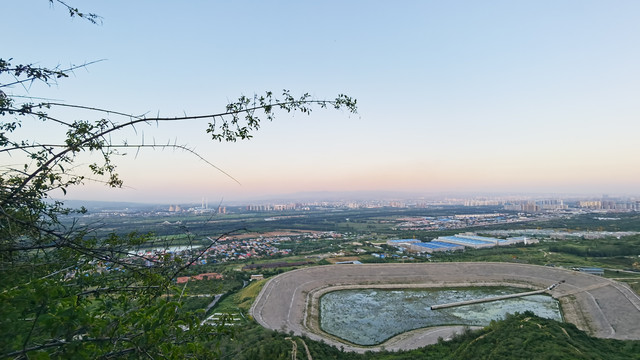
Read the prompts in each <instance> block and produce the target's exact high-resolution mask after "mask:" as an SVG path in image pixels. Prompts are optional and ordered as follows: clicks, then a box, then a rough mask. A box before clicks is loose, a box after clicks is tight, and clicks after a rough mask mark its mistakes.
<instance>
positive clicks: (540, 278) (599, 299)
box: [251, 263, 640, 352]
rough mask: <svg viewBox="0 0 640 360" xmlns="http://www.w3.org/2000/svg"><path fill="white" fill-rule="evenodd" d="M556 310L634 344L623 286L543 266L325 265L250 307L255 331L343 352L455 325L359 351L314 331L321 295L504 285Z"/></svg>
mask: <svg viewBox="0 0 640 360" xmlns="http://www.w3.org/2000/svg"><path fill="white" fill-rule="evenodd" d="M562 280H564V283H562V284H560V285H559V286H557V287H556V288H554V289H553V290H551V291H550V293H551V294H552V295H553V296H554V297H555V298H558V299H559V300H560V302H561V304H562V308H563V313H564V316H565V320H566V321H568V322H571V323H574V324H576V326H578V327H579V328H581V329H583V330H586V331H588V332H590V333H591V334H593V335H595V336H598V337H603V338H615V339H640V326H638V324H640V297H638V295H637V294H635V293H634V292H633V291H632V290H630V289H629V288H628V287H627V286H626V285H623V284H621V283H618V282H616V281H613V280H609V279H605V278H602V277H599V276H594V275H588V274H584V273H579V272H576V271H571V270H564V269H558V268H552V267H545V266H536V265H523V264H510V263H421V264H361V265H354V264H349V265H328V266H317V267H310V268H304V269H299V270H294V271H290V272H287V273H284V274H281V275H278V276H276V277H274V278H271V279H270V280H269V281H268V282H267V284H265V286H264V287H263V289H262V291H261V292H260V294H259V295H258V297H257V299H256V301H255V302H254V304H253V306H252V308H251V314H252V316H253V317H254V318H255V319H256V321H258V323H260V324H261V325H262V326H264V327H267V328H270V329H274V330H279V331H284V332H289V331H293V332H294V334H296V335H303V334H304V335H306V336H308V337H310V338H312V339H314V340H318V341H319V340H323V341H325V342H327V343H329V344H332V345H334V346H337V347H344V349H345V350H348V351H357V352H364V351H367V350H373V351H375V350H379V349H380V347H381V346H384V347H385V348H386V349H387V350H398V349H413V348H418V347H422V346H426V345H429V344H433V343H436V342H437V341H438V338H440V337H442V338H444V339H447V338H449V337H451V336H452V335H453V334H454V333H456V332H460V331H462V330H463V328H462V327H459V326H458V327H433V328H427V329H419V330H415V331H412V332H408V333H405V334H401V335H399V336H396V337H394V338H392V339H390V340H388V341H387V342H385V343H384V344H382V345H381V346H374V347H360V346H355V345H353V344H349V343H346V342H343V341H341V340H340V339H337V338H335V337H333V336H331V335H329V334H326V333H324V332H322V331H321V330H320V328H319V324H318V316H317V315H318V314H317V311H318V301H319V298H320V296H321V295H322V294H323V293H326V292H328V291H333V290H336V289H339V288H345V287H346V288H351V287H368V288H371V287H379V288H380V287H398V288H407V287H422V288H425V287H443V286H445V287H446V286H470V285H471V286H476V285H477V286H481V285H498V284H511V285H516V286H522V287H528V288H531V289H540V288H546V287H548V286H550V285H552V284H554V283H557V282H559V281H562Z"/></svg>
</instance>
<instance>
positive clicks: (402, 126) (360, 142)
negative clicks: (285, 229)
mask: <svg viewBox="0 0 640 360" xmlns="http://www.w3.org/2000/svg"><path fill="white" fill-rule="evenodd" d="M41 3H42V4H40V3H38V2H35V3H34V2H31V1H17V0H16V1H9V2H7V4H4V5H3V8H4V10H10V11H2V13H1V14H0V22H2V23H3V24H4V26H5V28H7V29H20V36H8V37H6V38H5V40H4V42H3V53H4V54H5V55H3V56H6V57H13V58H14V59H15V61H16V62H37V63H38V64H41V65H48V66H51V65H53V66H55V65H57V64H62V65H63V66H66V65H67V64H69V63H75V64H78V63H82V62H85V61H92V60H96V59H107V61H104V62H100V63H98V64H95V65H92V66H90V67H89V68H87V69H86V71H85V70H80V71H76V73H75V75H74V76H73V77H71V78H69V79H64V80H63V81H61V82H60V83H59V85H58V86H54V87H51V88H41V87H34V88H32V89H29V94H30V95H32V96H42V97H48V98H54V99H63V100H65V101H67V102H69V103H73V104H83V105H93V106H98V107H102V108H108V109H112V110H118V111H122V112H126V113H134V114H142V113H150V114H160V115H163V116H172V115H182V114H184V113H187V114H190V115H196V114H207V113H214V112H219V111H220V110H222V109H224V106H225V105H226V103H227V101H229V100H233V99H235V98H237V97H238V96H239V95H241V94H245V95H250V94H253V93H254V92H258V93H260V92H263V91H265V90H273V91H276V92H277V91H279V90H280V89H284V88H286V89H290V90H292V92H293V93H302V92H307V91H308V92H311V93H312V94H313V95H314V96H316V97H319V98H330V97H332V96H335V95H337V94H338V93H346V94H349V95H351V96H353V97H356V98H357V99H358V102H359V114H357V115H350V114H347V113H344V112H340V111H333V110H322V111H321V110H317V111H315V112H313V113H312V115H311V116H304V115H300V114H298V115H295V116H291V115H287V114H282V115H280V116H279V117H278V118H277V119H276V121H274V122H273V123H266V124H264V125H263V127H262V128H261V129H260V131H259V132H258V133H256V134H255V139H253V140H251V141H249V142H238V143H232V144H219V143H214V142H211V141H209V140H208V138H207V136H206V134H205V133H204V129H205V128H206V123H204V122H202V123H198V122H190V123H182V124H162V125H161V126H160V127H156V126H155V125H153V126H141V127H139V128H137V129H136V130H137V131H136V132H133V131H130V132H126V133H123V134H120V135H119V136H121V137H120V138H118V139H117V140H116V141H120V140H122V139H127V140H128V141H129V142H130V143H131V142H135V141H141V138H142V136H143V135H142V134H144V138H145V141H146V143H149V142H150V141H152V140H151V139H155V141H156V143H166V142H168V141H170V142H173V141H177V143H179V144H186V145H188V146H190V147H193V148H194V149H195V150H196V151H197V152H198V153H199V154H201V155H202V156H203V157H205V158H206V159H207V160H209V161H211V162H212V163H214V164H215V165H216V166H218V167H220V168H221V169H223V170H224V171H225V172H227V173H229V174H231V175H232V176H233V177H234V178H235V179H237V180H238V181H239V182H240V183H241V185H238V184H237V183H236V182H234V181H233V180H231V179H229V178H228V177H226V176H225V175H223V174H222V173H220V172H219V171H217V170H216V169H214V168H211V167H209V166H208V165H206V164H204V163H203V162H201V161H199V160H198V159H197V158H195V157H193V156H191V155H189V154H187V153H184V152H180V151H170V150H162V151H161V150H156V151H152V150H143V151H141V152H140V153H139V154H138V155H137V157H136V156H133V154H132V153H135V151H130V154H129V155H127V156H124V157H123V158H122V159H121V160H120V161H119V164H120V165H119V166H120V167H119V168H120V171H121V174H122V176H123V178H124V180H125V185H126V186H127V187H126V188H124V189H121V190H109V189H105V188H104V187H102V186H97V185H95V184H92V183H87V185H86V186H85V187H84V188H82V189H77V190H74V191H72V192H71V193H70V195H69V197H70V198H83V199H103V200H133V201H158V202H163V201H195V202H197V201H199V200H200V199H201V198H202V197H208V198H210V199H213V198H226V199H234V198H247V197H251V196H264V195H268V194H282V193H294V192H300V191H353V190H407V191H424V192H443V191H465V192H468V191H496V192H499V191H510V192H514V191H516V192H517V191H521V192H536V191H541V192H563V193H565V192H579V193H584V192H593V193H596V194H601V193H609V194H615V193H633V194H638V193H640V156H638V155H639V151H640V148H639V146H638V145H639V144H640V141H639V140H638V134H640V121H638V116H639V115H640V102H639V101H638V98H640V96H639V95H640V68H639V67H638V66H637V64H639V63H640V36H639V35H640V3H639V2H637V1H616V2H604V1H582V0H580V1H578V0H573V1H561V2H558V1H550V0H544V1H535V2H513V1H483V2H477V1H448V2H435V1H403V2H401V3H396V2H389V1H349V2H342V1H323V2H316V3H309V2H297V1H295V2H294V1H283V2H277V3H276V4H272V3H270V4H267V3H261V2H250V1H237V2H236V1H234V2H204V1H199V2H189V3H186V4H184V3H180V2H157V1H153V2H152V1H136V2H128V1H120V0H116V1H109V2H104V1H83V2H82V3H77V4H74V5H76V6H79V7H83V10H84V11H91V12H95V13H98V14H100V15H101V16H102V17H103V24H102V25H100V26H94V25H90V24H87V23H85V22H83V21H80V20H78V19H75V20H71V19H69V18H68V17H67V16H66V13H65V11H64V10H63V9H62V8H60V7H58V6H53V7H49V6H48V5H47V2H46V1H41ZM25 18H33V19H37V21H34V22H32V25H30V26H29V27H25V25H24V22H23V19H25ZM27 44H29V45H27ZM33 44H37V45H33ZM12 91H14V92H15V93H19V92H20V91H22V89H12ZM57 115H59V116H62V117H65V118H75V117H80V116H85V117H86V116H94V115H90V114H76V113H70V112H67V113H65V112H64V111H62V112H60V113H58V114H57ZM27 129H28V130H25V131H28V134H29V136H33V137H34V138H36V137H38V138H47V137H51V138H52V139H55V136H56V134H55V131H51V130H50V129H44V128H42V127H40V126H38V127H33V128H28V127H27ZM3 161H4V160H3ZM7 161H8V160H7ZM88 161H89V160H88V159H84V158H83V159H81V161H80V163H81V164H87V163H88Z"/></svg>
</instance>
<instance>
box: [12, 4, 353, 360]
mask: <svg viewBox="0 0 640 360" xmlns="http://www.w3.org/2000/svg"><path fill="white" fill-rule="evenodd" d="M49 1H50V2H51V3H57V4H58V5H60V6H62V7H63V8H65V9H67V10H68V11H69V14H70V15H71V16H72V17H79V18H82V19H86V20H88V21H90V22H93V23H96V22H98V21H100V18H99V16H97V15H95V14H90V13H84V12H81V11H80V10H78V9H76V8H74V7H72V6H70V5H67V4H66V3H64V2H63V1H60V0H55V1H54V0H49ZM5 55H6V54H5ZM89 65H90V64H83V65H81V66H72V67H69V68H64V69H63V68H60V67H55V66H54V67H43V66H39V65H34V64H32V63H16V62H14V61H13V60H12V58H11V57H4V58H0V156H1V157H2V162H1V164H2V165H1V169H0V277H1V278H2V281H0V358H88V359H89V358H90V359H96V358H104V359H112V358H139V357H146V358H155V357H163V358H184V357H197V358H208V357H212V356H213V353H212V352H211V348H210V345H211V341H214V340H215V339H216V336H218V335H219V334H221V333H222V332H223V330H224V328H223V327H220V326H218V327H215V326H213V327H212V326H209V325H206V324H202V323H201V319H200V316H199V314H198V313H197V312H188V311H178V310H179V309H180V307H181V294H182V291H183V289H179V288H176V286H175V285H174V281H173V280H174V279H175V277H176V276H177V275H178V274H179V273H180V272H182V271H184V270H185V269H186V268H187V267H188V266H189V265H190V264H191V262H192V261H195V260H197V257H198V256H199V255H201V254H202V253H200V254H196V255H194V256H193V258H190V259H183V258H180V257H173V256H171V255H166V256H163V257H160V258H145V257H144V256H136V255H131V254H130V252H129V250H130V249H131V248H132V247H135V246H137V245H139V244H142V243H144V242H146V241H148V240H150V239H151V238H152V235H151V234H140V233H135V232H134V233H130V234H128V235H124V236H121V235H116V234H111V235H108V236H97V235H96V234H95V233H92V232H91V231H90V230H89V229H87V228H83V227H80V226H78V225H77V224H75V223H71V224H67V225H65V224H63V223H62V222H61V221H60V219H61V217H62V216H66V215H72V214H73V213H78V212H79V213H82V212H84V211H85V210H84V209H82V208H81V209H76V210H74V209H69V208H66V207H65V206H64V204H63V203H61V202H59V201H52V200H51V199H50V194H51V193H52V192H54V191H62V192H63V193H67V192H68V191H72V190H73V188H74V187H75V186H80V185H82V184H83V182H84V181H86V180H87V176H88V177H90V178H92V179H93V180H99V181H102V182H104V183H105V184H106V185H107V186H109V187H116V188H117V187H121V186H122V185H123V183H124V182H123V179H121V178H120V177H119V176H118V173H117V163H116V160H117V156H118V154H119V150H121V149H123V148H129V149H140V148H144V147H154V148H157V146H156V145H153V144H145V143H144V142H143V141H140V142H139V143H135V142H123V143H114V142H113V141H112V140H111V139H112V135H114V134H117V133H119V132H122V131H123V130H125V129H130V128H133V127H135V126H136V125H137V124H142V123H154V122H155V123H164V122H173V121H206V125H205V126H204V131H205V132H206V133H208V134H209V136H211V139H212V140H213V141H236V140H243V139H250V138H251V137H252V136H253V133H254V132H255V131H256V130H258V129H259V127H260V124H261V122H262V121H265V120H269V121H270V120H273V119H274V116H275V114H276V113H277V112H287V113H289V112H301V113H305V114H309V113H310V112H311V111H312V109H313V108H314V107H317V108H335V109H346V110H347V111H350V112H355V111H356V101H355V100H354V99H352V98H350V97H348V96H345V95H339V96H337V97H336V98H335V99H332V100H318V99H313V98H311V97H310V96H309V95H308V94H303V95H302V96H299V97H294V96H293V95H292V94H290V92H288V91H286V90H285V91H283V92H282V94H281V96H277V95H275V94H274V93H272V92H266V93H264V94H263V95H260V96H257V95H256V96H252V97H246V96H241V97H240V98H239V99H238V100H237V101H235V102H232V103H230V104H228V105H227V107H226V108H225V109H224V110H223V111H221V112H217V113H210V114H204V115H200V116H180V117H146V116H134V115H131V114H128V113H126V112H122V111H117V110H113V109H99V108H96V107H92V106H90V105H89V106H87V105H84V104H81V105H75V104H71V103H63V102H50V101H44V102H43V101H35V100H36V99H38V98H36V97H35V95H36V94H31V93H30V92H29V90H28V89H29V87H28V86H25V85H27V84H33V83H42V84H46V85H51V84H55V83H58V82H62V81H63V80H65V79H66V78H68V77H69V74H70V73H71V72H72V71H73V70H74V69H77V68H78V67H84V66H89ZM56 108H73V109H76V110H82V111H83V112H84V114H85V117H83V118H81V119H69V118H59V117H56V116H54V115H52V114H53V112H52V110H53V109H56ZM30 123H38V124H39V126H45V127H57V128H62V129H64V134H65V135H64V137H63V138H60V139H59V140H58V141H56V142H48V141H47V142H44V141H41V140H39V139H34V138H29V137H28V136H27V137H21V136H20V131H18V130H19V129H20V128H21V127H22V126H23V125H26V124H30ZM165 147H172V148H176V149H181V150H184V151H186V152H188V153H190V154H191V155H193V156H195V157H196V158H199V159H201V160H205V159H204V157H203V156H201V155H200V154H197V153H195V152H194V151H192V150H191V149H189V148H187V147H185V146H180V145H176V144H173V145H171V144H169V145H165ZM81 154H89V155H91V156H92V158H93V159H94V160H95V161H93V162H92V163H90V164H89V165H88V166H87V168H86V169H84V170H81V169H78V165H77V164H76V162H77V159H78V156H80V155H81ZM205 162H207V163H208V164H209V165H210V166H214V165H213V164H211V163H210V162H208V161H206V160H205ZM16 163H17V165H15V164H16ZM12 164H13V165H12ZM203 251H204V249H203ZM150 264H152V265H153V266H149V265H150Z"/></svg>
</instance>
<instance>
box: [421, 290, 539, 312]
mask: <svg viewBox="0 0 640 360" xmlns="http://www.w3.org/2000/svg"><path fill="white" fill-rule="evenodd" d="M546 291H547V289H542V290H536V291H527V292H523V293H517V294H509V295H501V296H495V297H489V298H484V299H475V300H467V301H458V302H453V303H448V304H440V305H433V306H431V310H438V309H446V308H450V307H456V306H462V305H471V304H480V303H485V302H491V301H498V300H504V299H511V298H516V297H522V296H529V295H537V294H542V293H544V292H546Z"/></svg>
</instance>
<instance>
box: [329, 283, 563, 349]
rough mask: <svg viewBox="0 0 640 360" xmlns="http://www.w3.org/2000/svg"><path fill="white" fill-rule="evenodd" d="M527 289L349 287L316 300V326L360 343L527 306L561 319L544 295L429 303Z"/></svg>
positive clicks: (477, 322) (477, 321) (478, 320)
mask: <svg viewBox="0 0 640 360" xmlns="http://www.w3.org/2000/svg"><path fill="white" fill-rule="evenodd" d="M524 291H529V290H523V289H519V288H512V287H478V288H461V289H418V290H417V289H407V290H404V289H394V290H383V289H352V290H339V291H333V292H330V293H327V294H325V295H323V296H322V298H321V299H320V327H321V328H322V330H324V331H326V332H327V333H329V334H332V335H335V336H337V337H339V338H342V339H344V340H347V341H349V342H352V343H354V344H359V345H375V344H379V343H381V342H383V341H385V340H387V339H389V338H390V337H392V336H395V335H397V334H401V333H403V332H406V331H409V330H414V329H419V328H423V327H429V326H439V325H470V326H486V325H489V323H490V322H491V320H499V319H502V318H504V316H505V315H506V314H513V313H515V312H520V313H522V312H525V311H527V310H529V311H532V312H534V313H535V314H536V315H538V316H540V317H544V318H548V319H554V320H558V321H561V320H562V315H561V312H560V307H559V304H558V302H557V301H556V300H554V299H553V298H552V297H551V296H548V295H530V296H524V297H519V298H513V299H506V300H499V301H493V302H488V303H480V304H473V305H465V306H459V307H453V308H447V309H440V310H431V305H436V304H446V303H451V302H458V301H467V300H474V299H482V298H487V297H494V296H500V295H507V294H515V293H519V292H524Z"/></svg>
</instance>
